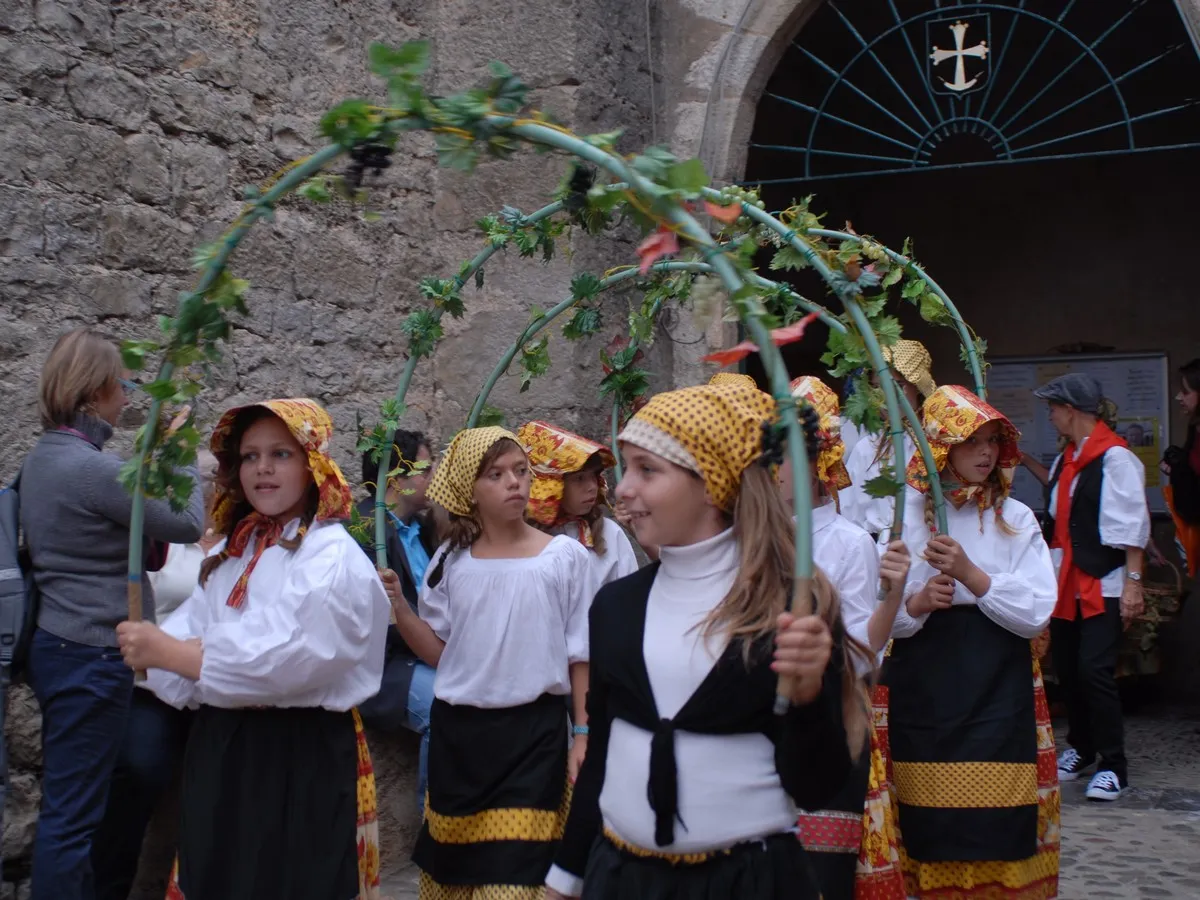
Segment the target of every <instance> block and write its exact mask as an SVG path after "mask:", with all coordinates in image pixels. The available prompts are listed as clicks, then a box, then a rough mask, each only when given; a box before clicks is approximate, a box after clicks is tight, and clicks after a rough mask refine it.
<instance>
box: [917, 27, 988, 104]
mask: <svg viewBox="0 0 1200 900" xmlns="http://www.w3.org/2000/svg"><path fill="white" fill-rule="evenodd" d="M970 27H971V26H969V25H968V24H967V23H966V22H955V23H954V24H953V25H951V26H950V31H952V32H953V33H954V49H953V50H941V49H939V48H938V46H937V45H936V44H935V45H934V47H933V52H932V53H931V54H929V58H930V59H932V60H933V64H934V65H935V66H939V65H941V64H942V63H944V62H946V61H947V60H950V59H953V60H954V61H955V66H954V80H953V81H947V80H946V79H945V78H940V77H939V80H940V81H941V82H942V84H944V85H945V86H946V88H947V89H948V90H951V91H958V92H961V91H969V90H970V89H971V88H973V87H975V85H976V84H978V83H979V76H976V77H974V78H972V79H971V80H970V81H968V80H967V64H966V58H967V57H968V56H974V57H976V58H978V59H987V55H988V45H987V41H980V42H979V43H978V44H976V45H975V46H974V47H965V46H964V45H965V44H966V42H967V29H968V28H970Z"/></svg>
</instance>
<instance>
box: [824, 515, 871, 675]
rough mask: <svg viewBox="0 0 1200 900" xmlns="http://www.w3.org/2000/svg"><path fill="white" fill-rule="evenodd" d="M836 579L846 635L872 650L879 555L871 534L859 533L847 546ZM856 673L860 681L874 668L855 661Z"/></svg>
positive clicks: (860, 661)
mask: <svg viewBox="0 0 1200 900" xmlns="http://www.w3.org/2000/svg"><path fill="white" fill-rule="evenodd" d="M835 577H836V586H837V590H838V596H839V597H840V599H841V602H842V622H843V623H844V624H845V626H846V633H847V634H849V635H850V636H851V637H852V638H854V639H855V640H856V641H858V642H859V643H860V644H862V645H863V646H864V647H868V648H869V647H870V646H871V639H870V637H869V636H868V634H867V623H868V622H869V621H870V619H871V615H872V613H874V612H875V607H876V605H877V603H878V600H879V555H878V553H876V550H875V542H874V541H872V540H871V536H870V535H869V534H867V533H866V532H860V533H856V534H855V535H853V537H852V538H851V539H850V540H848V541H847V542H846V546H845V553H844V555H843V557H842V560H841V565H840V566H839V570H838V572H837V574H836V576H835ZM855 670H856V672H855V674H857V675H858V676H859V677H860V678H861V677H863V676H865V675H867V674H869V673H870V671H871V667H870V665H869V663H868V661H867V660H865V659H862V658H860V657H855Z"/></svg>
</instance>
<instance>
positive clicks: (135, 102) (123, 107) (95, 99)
mask: <svg viewBox="0 0 1200 900" xmlns="http://www.w3.org/2000/svg"><path fill="white" fill-rule="evenodd" d="M67 93H68V96H69V98H70V101H71V105H72V106H73V107H74V108H75V111H76V112H77V113H78V114H79V115H80V116H82V117H83V118H85V119H96V120H99V121H101V122H106V123H108V124H110V125H115V126H116V127H118V128H121V129H124V130H125V131H137V130H138V129H139V128H141V127H142V125H144V124H145V122H146V100H147V97H148V94H147V91H146V88H145V87H143V86H142V83H141V81H140V80H139V79H138V78H136V77H135V76H133V75H131V74H129V73H128V72H126V71H124V70H123V69H118V68H115V67H113V66H97V65H93V64H92V63H87V62H84V63H79V64H78V65H76V66H74V67H72V68H71V71H70V73H69V74H68V75H67Z"/></svg>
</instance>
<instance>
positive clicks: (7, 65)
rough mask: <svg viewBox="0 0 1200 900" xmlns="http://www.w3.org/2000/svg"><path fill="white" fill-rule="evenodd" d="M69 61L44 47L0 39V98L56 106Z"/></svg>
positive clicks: (63, 87)
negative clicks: (21, 98)
mask: <svg viewBox="0 0 1200 900" xmlns="http://www.w3.org/2000/svg"><path fill="white" fill-rule="evenodd" d="M69 62H70V60H69V58H68V57H67V56H65V55H64V54H62V53H59V52H58V51H57V50H55V49H53V48H51V47H47V46H46V45H44V44H35V43H28V42H25V41H19V42H18V41H13V40H7V39H4V38H0V96H2V97H4V99H6V100H16V99H19V98H20V97H21V96H27V97H31V98H33V99H35V100H40V101H42V102H44V103H49V104H58V103H59V101H61V100H62V98H63V95H64V94H65V90H66V89H65V79H66V76H67V66H68V63H69Z"/></svg>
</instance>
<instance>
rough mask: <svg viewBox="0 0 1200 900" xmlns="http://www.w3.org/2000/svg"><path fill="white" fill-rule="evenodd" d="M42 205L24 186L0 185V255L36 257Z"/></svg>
mask: <svg viewBox="0 0 1200 900" xmlns="http://www.w3.org/2000/svg"><path fill="white" fill-rule="evenodd" d="M43 211H44V210H43V207H42V204H41V202H40V201H39V199H38V197H37V195H36V194H35V193H34V192H33V191H31V190H27V189H22V188H16V187H9V186H7V185H0V256H39V255H41V253H42V248H43V243H44V239H43V235H42V227H43V223H42V219H43Z"/></svg>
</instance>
